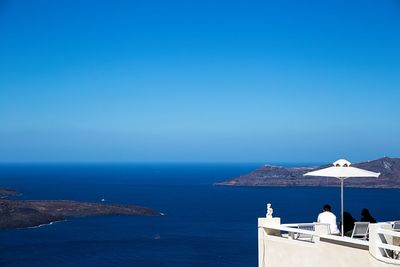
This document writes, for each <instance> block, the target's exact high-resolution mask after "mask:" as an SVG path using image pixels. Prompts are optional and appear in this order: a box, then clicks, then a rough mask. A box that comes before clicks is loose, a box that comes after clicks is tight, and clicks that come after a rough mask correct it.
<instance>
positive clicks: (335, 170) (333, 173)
mask: <svg viewBox="0 0 400 267" xmlns="http://www.w3.org/2000/svg"><path fill="white" fill-rule="evenodd" d="M305 175H306V176H321V177H335V178H339V179H346V178H352V177H379V175H380V173H377V172H371V171H367V170H363V169H359V168H356V167H350V166H349V167H335V166H333V167H328V168H325V169H321V170H317V171H312V172H308V173H306V174H305Z"/></svg>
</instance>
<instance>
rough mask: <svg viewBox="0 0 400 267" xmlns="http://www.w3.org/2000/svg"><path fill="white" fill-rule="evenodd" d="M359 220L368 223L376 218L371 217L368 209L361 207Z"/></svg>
mask: <svg viewBox="0 0 400 267" xmlns="http://www.w3.org/2000/svg"><path fill="white" fill-rule="evenodd" d="M360 222H370V223H376V220H375V218H374V217H372V215H371V213H369V210H368V209H366V208H363V209H362V211H361V220H360Z"/></svg>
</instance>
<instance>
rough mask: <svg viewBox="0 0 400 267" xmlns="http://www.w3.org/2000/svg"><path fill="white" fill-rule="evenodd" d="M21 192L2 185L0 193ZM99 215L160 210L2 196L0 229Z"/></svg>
mask: <svg viewBox="0 0 400 267" xmlns="http://www.w3.org/2000/svg"><path fill="white" fill-rule="evenodd" d="M16 195H19V193H18V192H16V191H15V190H12V189H0V196H1V197H2V198H5V197H7V196H16ZM96 215H130V216H158V215H160V213H159V212H157V211H154V210H152V209H149V208H145V207H140V206H134V205H115V204H101V203H91V202H79V201H71V200H6V199H0V229H12V228H24V227H33V226H39V225H42V224H48V223H51V222H55V221H62V220H65V219H66V218H67V217H77V216H96Z"/></svg>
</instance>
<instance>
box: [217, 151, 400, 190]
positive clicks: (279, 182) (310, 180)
mask: <svg viewBox="0 0 400 267" xmlns="http://www.w3.org/2000/svg"><path fill="white" fill-rule="evenodd" d="M352 166H354V167H358V168H362V169H366V170H369V171H373V172H380V173H381V176H380V177H379V178H349V179H346V181H345V184H346V187H358V188H400V158H388V157H384V158H380V159H377V160H372V161H367V162H360V163H356V164H352ZM325 167H328V165H324V166H319V167H280V166H271V165H265V166H262V167H260V168H258V169H256V170H255V171H253V172H251V173H249V174H246V175H242V176H240V177H236V178H232V179H229V180H227V181H224V182H220V183H215V185H224V186H339V185H340V183H339V180H338V179H336V178H330V177H312V176H303V174H305V173H306V172H309V171H313V170H318V169H321V168H325Z"/></svg>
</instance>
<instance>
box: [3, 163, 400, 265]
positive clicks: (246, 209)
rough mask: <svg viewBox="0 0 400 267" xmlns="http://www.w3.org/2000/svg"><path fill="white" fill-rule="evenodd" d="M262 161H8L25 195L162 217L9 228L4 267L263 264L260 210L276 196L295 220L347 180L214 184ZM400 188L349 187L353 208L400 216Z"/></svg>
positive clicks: (11, 182) (305, 218)
mask: <svg viewBox="0 0 400 267" xmlns="http://www.w3.org/2000/svg"><path fill="white" fill-rule="evenodd" d="M259 165H260V164H50V165H49V164H48V165H44V164H38V165H29V164H25V165H13V164H9V165H5V164H3V165H0V186H7V187H12V188H15V189H17V190H19V191H21V192H22V193H23V196H21V197H20V198H22V199H73V200H83V201H96V202H99V201H100V199H101V198H105V199H106V200H107V201H108V202H110V203H130V204H138V205H143V206H147V207H151V208H154V209H157V210H159V211H161V212H163V213H165V214H166V216H162V217H127V216H108V217H107V216H106V217H87V218H71V219H68V220H67V221H65V222H61V223H56V224H53V225H50V226H44V227H40V228H34V229H18V230H6V231H0V266H257V218H258V217H260V216H264V215H265V204H266V203H267V202H271V203H272V204H273V208H274V215H275V216H279V217H281V218H282V221H283V222H284V223H287V222H312V221H315V218H316V216H317V214H318V213H319V211H320V208H321V206H322V205H323V204H324V203H331V204H332V206H333V209H334V211H336V213H338V211H339V205H340V203H339V201H340V191H339V189H338V188H306V187H303V188H243V187H241V188H231V187H215V186H212V183H213V182H215V181H221V180H224V179H226V178H229V177H232V176H237V175H240V174H244V173H246V172H248V171H250V170H252V169H254V168H256V167H258V166H259ZM399 193H400V190H371V189H345V209H346V210H348V211H350V212H351V213H352V214H353V216H354V217H356V218H358V217H359V212H360V210H361V209H362V208H363V207H368V208H369V209H370V211H371V213H372V214H373V215H374V216H375V217H376V218H377V219H378V220H392V219H396V218H397V219H399V218H400V209H399V205H398V203H399V201H400V194H399Z"/></svg>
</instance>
